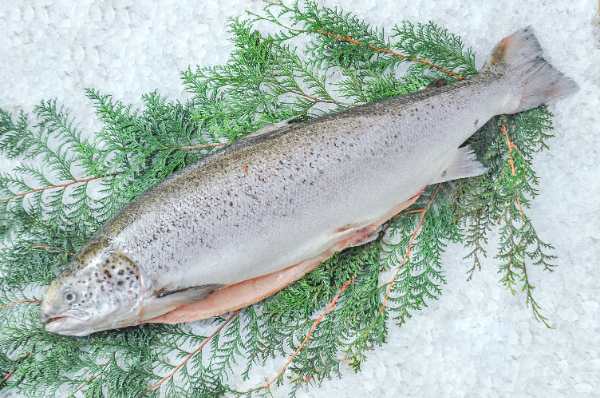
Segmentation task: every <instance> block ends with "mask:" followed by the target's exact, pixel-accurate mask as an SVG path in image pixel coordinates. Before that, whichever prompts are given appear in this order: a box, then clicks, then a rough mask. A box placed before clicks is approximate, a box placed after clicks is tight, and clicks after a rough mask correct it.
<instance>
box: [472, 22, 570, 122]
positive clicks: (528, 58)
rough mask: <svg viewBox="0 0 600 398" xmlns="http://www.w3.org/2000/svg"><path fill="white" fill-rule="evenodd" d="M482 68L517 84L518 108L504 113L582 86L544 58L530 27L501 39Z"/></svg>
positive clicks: (516, 100) (533, 104) (483, 70)
mask: <svg viewBox="0 0 600 398" xmlns="http://www.w3.org/2000/svg"><path fill="white" fill-rule="evenodd" d="M481 72H483V73H486V72H487V73H494V74H504V75H506V76H507V77H508V78H509V79H510V81H511V84H513V85H515V86H516V87H517V97H519V96H520V98H516V99H515V103H514V105H515V106H516V109H512V110H510V111H509V112H505V113H517V112H522V111H526V110H529V109H533V108H536V107H538V106H540V105H542V104H544V103H546V102H548V101H550V100H551V99H553V98H557V97H561V96H563V95H567V94H571V93H574V92H576V91H577V90H578V89H579V88H578V87H577V84H576V83H575V82H574V81H573V80H571V79H569V78H568V77H566V76H565V75H563V74H562V73H561V72H559V71H558V70H557V69H556V68H554V67H553V66H552V65H550V64H549V63H548V62H546V60H545V59H544V58H542V48H541V46H540V43H539V42H538V40H537V39H536V37H535V35H534V34H533V29H532V28H531V27H526V28H524V29H521V30H519V31H517V32H515V33H514V34H512V35H511V36H508V37H507V38H505V39H504V40H502V41H501V42H500V43H498V44H497V45H496V47H495V48H494V50H493V51H492V55H490V58H489V59H488V61H487V63H486V64H485V66H484V67H483V69H482V70H481Z"/></svg>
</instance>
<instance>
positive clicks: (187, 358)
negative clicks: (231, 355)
mask: <svg viewBox="0 0 600 398" xmlns="http://www.w3.org/2000/svg"><path fill="white" fill-rule="evenodd" d="M240 311H241V310H237V311H236V312H234V313H233V314H231V315H230V316H229V318H227V319H226V320H225V322H223V323H222V324H221V326H219V327H218V328H217V329H216V330H215V331H214V332H213V333H212V334H211V335H210V336H208V337H207V338H206V339H205V340H204V341H203V342H202V344H200V346H198V348H196V349H195V350H194V351H192V352H190V353H189V355H188V356H187V357H186V358H185V360H184V361H183V362H181V363H179V364H178V365H177V366H175V369H173V371H172V372H171V373H169V374H168V375H166V376H165V377H163V378H162V379H161V380H160V381H159V382H158V383H156V384H154V385H153V386H152V387H148V389H147V390H146V392H150V391H152V390H154V389H155V388H157V387H160V386H161V385H162V384H163V383H164V382H165V381H167V380H169V379H170V378H171V377H173V376H174V375H175V373H177V371H178V370H179V369H181V367H182V366H184V365H185V364H187V363H188V361H189V360H190V359H192V357H193V356H194V355H196V354H197V353H198V352H199V351H202V349H203V348H204V346H205V345H206V343H208V342H209V341H210V340H211V339H212V338H213V337H215V336H216V335H217V334H219V332H221V330H222V329H223V328H224V327H225V326H226V325H227V324H228V323H229V322H230V321H231V320H232V319H233V318H235V317H236V316H238V315H239V313H240ZM142 395H143V393H142V394H140V395H139V396H142ZM139 396H138V397H139Z"/></svg>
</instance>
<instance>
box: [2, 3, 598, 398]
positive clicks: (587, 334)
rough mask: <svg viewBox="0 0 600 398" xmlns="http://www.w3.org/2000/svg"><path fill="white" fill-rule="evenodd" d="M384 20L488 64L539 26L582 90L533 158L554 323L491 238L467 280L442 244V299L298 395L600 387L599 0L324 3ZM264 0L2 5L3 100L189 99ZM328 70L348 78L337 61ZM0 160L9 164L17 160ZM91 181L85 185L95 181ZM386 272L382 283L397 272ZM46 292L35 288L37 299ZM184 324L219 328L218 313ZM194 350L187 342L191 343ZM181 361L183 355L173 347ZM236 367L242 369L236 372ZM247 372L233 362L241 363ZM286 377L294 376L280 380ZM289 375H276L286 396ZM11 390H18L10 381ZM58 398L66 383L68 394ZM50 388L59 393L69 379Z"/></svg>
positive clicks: (268, 372)
mask: <svg viewBox="0 0 600 398" xmlns="http://www.w3.org/2000/svg"><path fill="white" fill-rule="evenodd" d="M323 4H326V5H328V6H331V7H335V6H340V7H342V8H343V9H344V10H345V11H349V12H353V13H354V14H356V15H357V16H358V17H359V18H362V19H365V20H366V21H367V22H369V23H371V24H373V25H375V26H381V27H385V28H386V32H390V29H391V27H392V26H393V25H394V24H396V23H400V22H401V21H402V20H404V19H407V20H410V21H411V22H413V23H417V22H422V23H426V22H427V21H429V20H432V21H434V22H435V23H437V24H438V25H440V26H443V27H445V28H447V29H448V30H449V31H450V32H453V33H456V34H458V35H459V36H460V37H462V38H463V40H464V41H465V44H466V45H467V46H468V47H471V46H472V47H473V49H474V51H475V53H476V54H477V66H478V67H481V66H482V65H483V63H484V61H485V58H486V56H487V54H488V53H489V51H490V49H491V48H492V47H493V46H494V45H495V44H496V43H497V42H498V41H499V40H501V39H502V38H503V37H505V36H506V35H508V34H510V33H512V32H514V31H516V30H517V29H520V28H522V27H524V26H528V25H532V26H533V27H534V28H535V30H536V36H537V37H538V39H539V40H540V42H541V44H542V47H543V48H544V57H545V58H546V59H547V60H549V62H550V63H551V64H552V65H554V66H555V67H557V68H558V69H559V70H561V71H563V72H565V73H567V74H568V75H569V76H570V77H572V78H574V79H575V80H576V81H577V83H578V84H579V86H580V87H581V90H580V91H579V92H578V93H577V94H576V95H574V96H573V97H570V98H566V99H564V100H561V101H558V102H556V103H553V104H551V105H550V109H551V110H552V112H553V113H554V114H555V117H554V121H553V122H554V126H555V130H554V134H555V136H556V137H555V138H553V139H551V140H549V145H550V147H551V150H550V151H545V152H542V153H540V154H538V155H537V156H536V159H535V161H534V165H533V166H534V169H535V170H537V171H538V176H539V177H540V186H539V188H540V196H539V197H537V198H536V199H535V200H534V201H533V204H532V208H531V209H529V210H527V215H528V216H529V217H531V218H532V220H533V223H534V225H535V227H536V230H537V232H538V233H539V234H540V235H541V236H542V239H544V240H546V241H548V242H550V243H552V244H554V245H555V246H556V250H555V251H554V252H553V253H554V254H556V255H557V256H558V259H557V260H556V262H557V263H558V264H559V267H558V268H557V269H556V271H555V272H554V273H552V274H549V273H546V272H542V271H541V270H540V269H539V268H537V267H530V268H529V272H530V277H531V279H532V281H533V282H534V284H535V286H536V287H537V289H536V290H535V294H536V300H537V301H538V303H539V304H540V305H541V306H542V307H543V314H544V315H546V316H547V317H548V318H549V322H550V324H551V325H552V327H553V328H554V329H552V330H549V329H546V328H545V327H544V326H543V325H541V324H539V323H537V322H536V321H535V320H534V319H533V317H532V315H531V311H530V310H529V309H528V308H527V307H526V306H525V304H524V297H523V296H522V295H520V294H519V293H518V294H517V295H516V296H512V295H511V294H510V293H509V292H507V291H506V290H505V289H504V288H503V287H502V286H501V285H500V284H499V283H498V279H499V278H500V275H498V274H497V273H496V270H497V265H498V264H499V261H498V260H496V259H494V258H493V256H494V255H495V250H494V247H495V244H496V241H497V237H496V235H492V236H491V238H490V246H489V247H490V249H491V250H490V252H489V253H488V256H489V257H488V258H487V259H485V261H484V262H483V269H482V271H481V272H478V273H476V274H475V276H474V278H473V280H471V281H469V282H467V281H466V275H465V271H466V270H467V269H468V268H470V266H471V261H470V260H466V259H463V257H464V256H465V255H467V254H468V252H469V249H466V248H463V247H462V245H461V244H455V245H449V246H448V248H447V250H446V254H445V255H444V258H443V264H444V271H445V275H446V279H447V282H448V284H447V285H446V286H444V287H443V295H442V297H441V298H440V300H438V301H434V302H430V303H429V307H428V308H426V309H424V310H423V311H420V312H417V313H415V316H414V317H413V318H412V319H410V321H409V322H408V323H407V324H406V325H404V326H403V327H401V328H398V327H395V326H393V325H391V326H390V335H389V338H388V341H387V344H386V345H385V346H384V347H375V349H374V350H373V351H371V352H370V353H369V354H368V359H367V361H366V362H365V363H364V364H363V365H362V366H361V369H362V371H361V372H360V373H358V374H354V372H353V371H352V369H351V368H350V367H349V366H348V365H342V378H340V379H334V380H329V381H325V382H323V384H322V385H321V387H315V386H311V387H310V389H309V391H305V390H303V389H302V390H301V391H300V392H299V393H298V394H297V396H299V397H331V396H343V397H364V396H377V397H486V398H487V397H511V398H521V397H546V396H548V397H573V398H575V397H577V398H579V397H597V396H598V389H600V348H599V347H600V327H599V325H600V300H599V299H598V297H599V296H600V285H599V284H598V280H600V267H598V261H597V259H598V258H599V257H600V245H598V242H599V240H600V227H599V225H600V224H599V223H598V222H597V220H598V209H599V208H600V184H598V154H599V153H600V135H599V134H598V131H600V116H599V114H598V109H600V87H599V82H600V69H599V68H598V59H600V50H599V39H600V29H599V25H598V20H599V16H598V13H597V9H598V3H597V1H595V0H594V1H592V0H583V1H582V0H548V1H544V2H524V1H522V0H499V1H494V2H484V3H482V2H472V1H456V0H440V1H436V2H432V1H428V0H410V1H409V0H378V1H375V0H344V1H341V0H324V1H323ZM263 5H264V3H263V2H260V1H256V2H254V1H238V0H222V1H219V2H210V1H205V2H200V1H187V0H179V1H173V0H160V1H155V2H134V1H131V0H112V1H107V2H92V1H90V0H84V1H72V0H52V1H50V0H28V1H20V2H16V1H14V2H13V1H4V2H0V48H1V49H2V51H1V52H0V72H1V73H0V92H1V93H2V95H0V106H1V107H2V108H4V109H7V110H9V111H15V112H17V111H19V110H20V109H23V110H25V111H27V112H31V110H32V108H33V106H34V105H35V104H37V103H39V101H40V100H41V99H49V98H57V99H58V101H59V103H61V104H63V105H65V106H66V107H67V108H68V109H71V110H72V112H73V113H72V115H73V116H75V117H76V118H77V120H78V121H80V122H81V124H80V128H81V129H82V130H83V132H84V135H87V136H91V135H93V134H94V133H95V132H97V131H98V130H99V129H100V128H101V127H102V125H101V123H100V122H99V121H98V119H97V118H95V117H94V115H93V114H94V107H93V104H92V103H91V102H90V101H89V100H87V99H86V98H85V95H84V93H83V90H82V89H83V88H84V87H90V88H94V89H100V90H101V91H102V92H103V93H105V94H112V95H114V97H115V98H116V99H119V100H123V101H125V102H126V103H132V104H133V105H134V106H140V105H141V100H140V97H141V95H142V94H144V93H147V92H149V91H152V90H155V89H158V92H159V93H160V94H162V95H166V96H168V97H169V98H170V99H185V98H188V94H186V93H185V92H184V90H183V87H182V85H181V81H180V79H179V74H178V73H179V71H181V70H184V69H186V68H187V66H188V65H192V66H194V65H196V64H199V65H201V66H210V65H217V64H220V63H223V62H224V61H225V60H226V59H227V57H228V55H229V53H230V51H231V50H232V46H231V44H229V43H228V42H227V39H228V37H229V35H228V34H227V32H226V28H225V24H226V21H227V18H229V17H236V16H244V14H245V10H247V9H248V10H254V11H258V10H259V9H260V8H262V7H263ZM328 77H329V78H330V79H338V78H339V77H340V76H339V74H336V72H335V71H333V72H332V73H330V74H329V75H328ZM14 164H15V163H14V162H10V161H6V160H0V169H2V170H4V169H5V168H6V167H9V166H12V165H14ZM93 189H94V188H93V187H92V190H93ZM389 278H390V276H389V275H383V276H382V279H381V282H382V283H383V282H385V281H388V280H389ZM41 294H42V291H40V292H39V295H40V296H41ZM188 327H190V328H193V329H194V331H195V332H196V333H200V334H205V335H207V334H210V333H212V331H213V330H214V325H213V324H212V323H211V322H195V323H193V324H190V325H189V326H188ZM186 348H189V349H193V348H194V347H186ZM173 360H175V359H173ZM286 361H287V358H283V357H282V358H278V359H276V360H272V361H268V362H267V364H266V365H265V366H264V367H258V368H257V369H255V370H253V371H252V372H250V375H249V380H245V381H243V380H241V378H237V377H232V378H231V379H230V380H229V381H230V382H231V383H233V385H232V387H233V388H238V389H244V388H253V387H257V386H259V385H261V384H264V378H265V377H269V376H272V377H274V376H275V375H276V374H277V373H278V372H279V371H280V370H281V367H282V366H283V365H284V364H285V362H286ZM242 370H243V369H242ZM242 370H240V373H241V371H242ZM286 381H287V379H286ZM288 391H289V384H288V383H285V384H284V385H283V386H278V387H274V389H273V395H274V396H275V397H285V396H286V395H287V392H288ZM2 394H5V395H8V396H15V395H13V394H12V393H5V392H2ZM63 395H65V394H63ZM57 396H61V390H59V391H58V393H57Z"/></svg>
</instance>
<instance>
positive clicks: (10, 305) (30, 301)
mask: <svg viewBox="0 0 600 398" xmlns="http://www.w3.org/2000/svg"><path fill="white" fill-rule="evenodd" d="M20 303H36V304H40V303H41V301H40V300H19V301H15V302H12V303H8V304H6V305H3V306H1V307H0V310H3V309H5V308H6V307H12V306H13V305H15V304H20Z"/></svg>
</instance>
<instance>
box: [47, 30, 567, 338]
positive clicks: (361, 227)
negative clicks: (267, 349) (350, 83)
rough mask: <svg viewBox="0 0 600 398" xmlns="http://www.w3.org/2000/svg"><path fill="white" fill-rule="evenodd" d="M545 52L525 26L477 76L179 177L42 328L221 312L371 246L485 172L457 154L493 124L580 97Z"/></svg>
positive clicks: (98, 244) (251, 146)
mask: <svg viewBox="0 0 600 398" xmlns="http://www.w3.org/2000/svg"><path fill="white" fill-rule="evenodd" d="M541 54H542V50H541V48H540V45H539V43H538V41H537V40H536V38H535V37H534V35H533V32H532V30H531V29H530V28H525V29H522V30H520V31H518V32H516V33H515V34H513V35H512V36H509V37H507V38H505V39H504V40H502V41H501V42H500V43H499V44H498V45H497V46H496V48H495V49H494V50H493V52H492V54H491V56H490V58H489V59H488V61H487V63H486V64H485V66H484V67H483V69H482V70H481V71H480V73H479V74H478V75H477V76H474V77H473V78H470V79H465V80H462V81H459V82H457V83H454V84H452V85H443V84H439V83H440V82H443V81H437V82H436V84H434V85H432V86H430V87H428V88H426V89H424V90H420V91H417V92H415V93H411V94H407V95H403V96H399V97H395V98H391V99H387V100H383V101H379V102H375V103H371V104H367V105H362V106H357V107H352V108H350V109H346V110H343V111H340V112H337V113H333V114H329V115H326V116H323V117H319V118H316V119H313V120H309V121H307V122H303V123H295V124H284V125H275V126H274V127H273V128H271V129H267V130H265V131H262V132H259V133H258V134H256V133H255V134H252V135H251V136H249V137H247V138H245V139H242V140H240V141H238V142H236V143H233V144H232V145H231V146H229V147H228V148H226V149H224V150H221V151H217V152H215V153H213V154H211V155H210V156H207V157H206V158H204V159H202V160H199V161H197V162H196V163H194V164H191V165H189V166H188V167H185V168H184V169H182V170H180V171H179V172H177V173H174V174H172V175H171V176H169V177H167V178H166V179H164V180H163V181H161V182H159V183H158V184H156V185H155V186H154V187H152V188H150V189H149V190H147V191H146V192H145V193H143V194H142V195H140V196H139V197H138V198H136V199H135V200H133V201H132V202H131V203H130V204H129V205H127V206H126V207H125V208H123V210H121V211H120V212H119V213H118V214H117V215H115V216H114V217H113V218H112V219H111V220H110V221H108V223H107V224H106V225H105V226H104V227H103V228H102V229H101V230H100V231H98V232H97V233H96V234H95V235H94V236H93V237H92V239H91V240H90V241H89V242H88V243H87V244H86V246H85V247H84V248H83V249H82V250H81V251H80V252H79V253H78V254H77V256H75V258H74V259H73V260H72V262H71V263H70V264H69V266H68V267H67V268H66V269H65V270H64V271H63V273H62V274H61V275H60V276H59V277H58V278H57V279H56V280H55V281H53V282H52V284H51V285H50V287H49V288H48V291H47V292H46V294H45V296H44V299H43V302H42V307H41V318H42V320H48V319H51V318H53V320H52V321H51V322H50V323H48V324H47V325H46V329H47V330H48V331H50V332H56V333H60V334H65V335H75V336H83V335H87V334H90V333H93V332H97V331H100V330H107V329H114V328H120V327H124V326H132V325H137V324H139V323H142V322H167V323H176V322H184V321H191V320H196V319H203V318H207V317H211V316H215V315H219V314H222V313H225V312H228V311H231V310H234V309H238V308H241V307H244V306H246V305H249V304H252V303H255V302H257V301H259V300H261V299H263V298H265V297H268V296H269V295H271V294H273V293H275V292H277V291H278V290H280V289H282V288H283V287H285V286H286V285H288V284H290V283H292V282H293V281H295V280H297V279H299V278H301V277H302V276H303V275H304V274H306V273H307V272H309V271H310V270H312V269H314V268H315V267H316V266H317V265H318V264H319V263H320V262H321V261H323V260H325V259H326V258H327V257H329V256H330V255H331V254H333V253H334V252H336V251H339V250H342V249H344V248H346V247H349V246H354V245H359V244H363V243H365V242H368V241H369V240H372V239H374V238H375V237H376V236H377V233H378V228H379V226H380V225H381V224H382V223H384V222H385V221H386V220H388V219H389V218H391V217H392V216H393V215H394V214H397V213H398V212H399V211H401V210H402V209H404V208H406V207H408V206H410V205H411V204H412V203H413V202H414V201H415V200H416V198H417V197H418V195H419V194H420V192H422V190H423V188H424V187H425V186H427V185H428V184H433V183H438V182H442V181H447V180H452V179H457V178H463V177H471V176H476V175H479V174H481V173H483V172H484V171H485V169H484V168H483V167H482V165H481V164H480V163H479V162H478V161H477V160H476V158H475V156H474V155H473V153H472V152H471V151H470V150H469V149H468V148H465V147H463V148H459V146H460V145H461V144H462V143H463V142H464V141H465V140H466V139H467V138H469V137H470V136H471V135H472V134H473V133H474V132H475V131H476V130H477V129H478V128H479V127H481V126H483V125H484V124H485V123H486V122H487V121H488V120H489V119H490V118H491V117H493V116H495V115H498V114H512V113H517V112H521V111H525V110H528V109H532V108H535V107H537V106H539V105H541V104H543V103H545V102H547V101H549V100H551V99H553V98H556V97H559V96H562V95H565V94H569V93H572V92H574V91H576V90H577V86H576V84H575V83H574V82H573V81H572V80H570V79H568V78H566V77H564V76H563V74H562V73H560V72H559V71H557V70H556V69H555V68H553V67H552V66H551V65H550V64H548V63H547V62H546V61H545V60H544V59H543V58H541ZM440 85H441V86H442V87H437V86H440Z"/></svg>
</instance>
